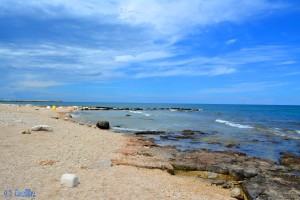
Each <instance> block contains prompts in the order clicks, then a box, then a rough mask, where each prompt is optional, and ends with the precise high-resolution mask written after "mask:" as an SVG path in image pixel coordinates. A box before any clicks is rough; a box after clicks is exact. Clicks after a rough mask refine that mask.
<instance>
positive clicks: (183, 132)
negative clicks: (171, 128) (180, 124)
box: [182, 130, 194, 135]
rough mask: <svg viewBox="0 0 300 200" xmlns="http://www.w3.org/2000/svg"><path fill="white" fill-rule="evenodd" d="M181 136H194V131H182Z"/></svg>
mask: <svg viewBox="0 0 300 200" xmlns="http://www.w3.org/2000/svg"><path fill="white" fill-rule="evenodd" d="M182 134H183V135H194V131H192V130H183V131H182Z"/></svg>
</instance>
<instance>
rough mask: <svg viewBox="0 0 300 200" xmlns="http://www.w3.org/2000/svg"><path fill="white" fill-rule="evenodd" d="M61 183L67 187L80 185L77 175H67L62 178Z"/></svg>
mask: <svg viewBox="0 0 300 200" xmlns="http://www.w3.org/2000/svg"><path fill="white" fill-rule="evenodd" d="M60 182H61V184H62V185H64V186H67V187H76V186H77V185H78V177H77V176H76V175H75V174H70V173H66V174H63V175H62V176H61V179H60Z"/></svg>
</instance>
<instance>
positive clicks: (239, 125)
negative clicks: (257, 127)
mask: <svg viewBox="0 0 300 200" xmlns="http://www.w3.org/2000/svg"><path fill="white" fill-rule="evenodd" d="M216 122H218V123H221V124H226V125H228V126H232V127H236V128H253V127H252V126H249V125H242V124H237V123H233V122H230V121H226V120H221V119H217V120H216Z"/></svg>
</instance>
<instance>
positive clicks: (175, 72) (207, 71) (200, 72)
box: [135, 66, 236, 78]
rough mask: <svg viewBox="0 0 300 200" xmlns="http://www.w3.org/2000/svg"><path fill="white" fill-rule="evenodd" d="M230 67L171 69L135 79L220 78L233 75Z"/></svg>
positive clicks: (233, 71)
mask: <svg viewBox="0 0 300 200" xmlns="http://www.w3.org/2000/svg"><path fill="white" fill-rule="evenodd" d="M235 72H236V69H234V68H230V67H217V66H213V67H199V68H185V67H181V68H178V67H177V68H176V67H175V68H171V69H168V70H152V71H146V72H142V73H138V74H136V76H135V78H149V77H170V76H220V75H225V74H232V73H235Z"/></svg>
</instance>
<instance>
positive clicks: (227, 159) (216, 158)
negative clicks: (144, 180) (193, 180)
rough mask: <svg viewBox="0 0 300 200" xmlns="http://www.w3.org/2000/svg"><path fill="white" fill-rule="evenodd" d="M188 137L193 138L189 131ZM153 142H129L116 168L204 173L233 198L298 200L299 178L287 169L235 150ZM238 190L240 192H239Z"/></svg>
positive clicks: (131, 140) (140, 139)
mask: <svg viewBox="0 0 300 200" xmlns="http://www.w3.org/2000/svg"><path fill="white" fill-rule="evenodd" d="M187 133H188V135H193V133H191V132H190V131H187ZM154 142H155V141H154V140H153V139H143V138H140V137H131V138H130V139H129V141H128V142H127V148H128V149H130V151H124V150H122V151H120V153H121V154H122V155H123V156H122V157H121V158H120V159H119V160H114V161H113V164H114V165H131V166H136V167H143V168H150V169H153V168H155V169H162V170H167V171H168V172H169V173H171V174H180V175H182V173H188V172H190V173H191V174H198V175H196V176H197V177H198V176H200V175H199V173H196V172H201V173H204V174H205V175H204V176H201V177H203V178H210V179H212V180H211V184H212V185H219V186H220V187H223V188H231V189H232V190H231V193H232V196H233V197H235V198H237V199H243V198H244V196H245V197H246V198H248V199H249V200H252V199H279V200H280V199H282V200H283V199H299V197H300V185H299V183H300V177H299V176H297V175H295V174H293V173H292V171H291V169H290V168H288V167H284V166H280V165H276V163H274V162H272V161H270V160H265V159H260V158H255V157H248V156H246V155H245V154H243V153H240V152H234V151H223V152H212V151H209V150H201V149H200V150H193V151H185V152H181V151H179V150H177V149H176V148H174V147H171V146H166V147H160V146H157V145H155V143H154ZM236 188H237V189H236Z"/></svg>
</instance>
